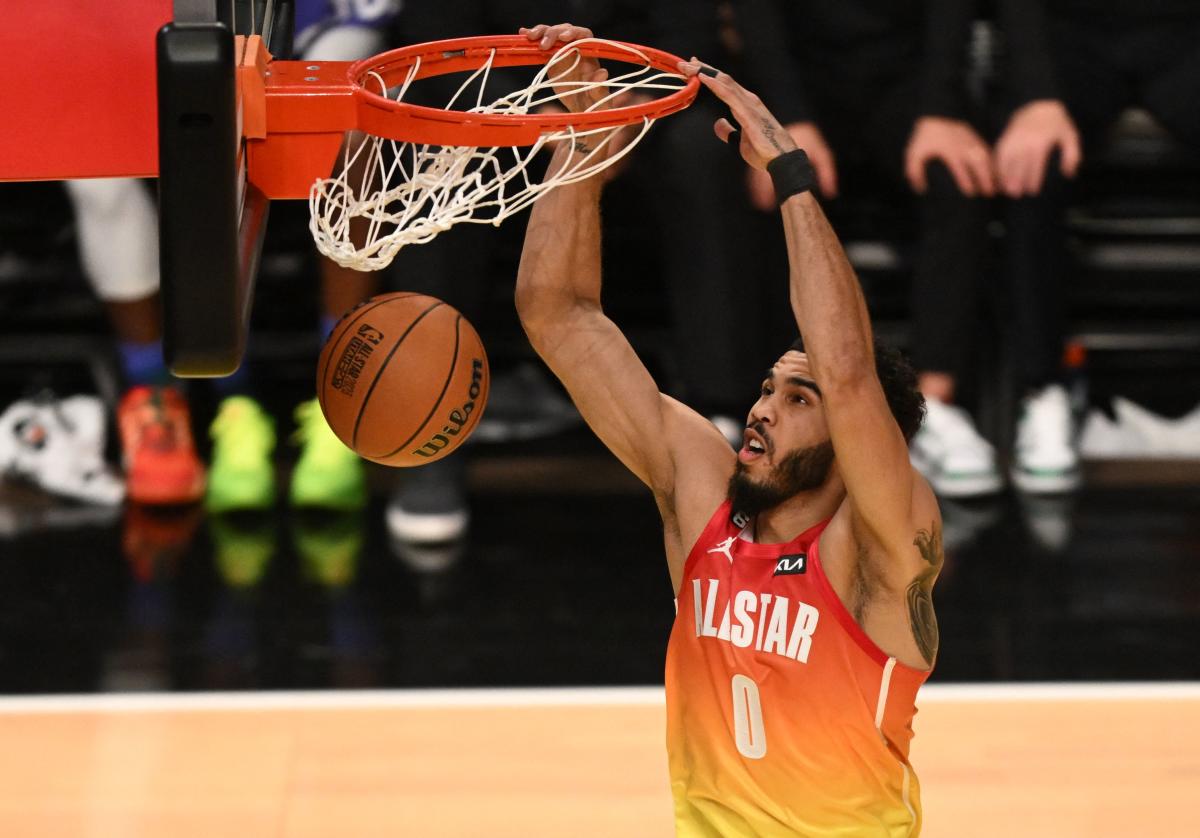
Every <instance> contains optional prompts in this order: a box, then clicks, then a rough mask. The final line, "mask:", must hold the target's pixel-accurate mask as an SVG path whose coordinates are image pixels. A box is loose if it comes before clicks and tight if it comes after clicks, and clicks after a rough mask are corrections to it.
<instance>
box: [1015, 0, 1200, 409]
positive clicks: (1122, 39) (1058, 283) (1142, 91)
mask: <svg viewBox="0 0 1200 838" xmlns="http://www.w3.org/2000/svg"><path fill="white" fill-rule="evenodd" d="M1050 46H1051V49H1052V52H1053V56H1054V62H1055V70H1056V72H1057V75H1058V82H1059V85H1060V88H1061V93H1062V97H1063V100H1064V103H1065V104H1066V106H1067V109H1068V110H1069V111H1070V113H1071V116H1072V118H1073V119H1074V120H1075V123H1076V125H1077V127H1078V129H1079V132H1080V136H1081V138H1082V141H1083V154H1084V159H1085V161H1086V160H1087V158H1088V156H1089V154H1091V153H1093V152H1095V151H1096V150H1097V148H1098V146H1099V145H1100V143H1101V142H1102V141H1103V139H1104V136H1105V133H1106V131H1107V130H1108V129H1109V128H1111V126H1112V124H1113V123H1114V122H1115V121H1116V119H1117V117H1118V116H1119V115H1120V114H1121V112H1122V111H1123V110H1124V109H1125V108H1127V107H1131V106H1134V105H1137V106H1140V107H1143V108H1145V109H1147V110H1149V111H1150V112H1151V113H1152V114H1153V115H1154V116H1155V117H1156V118H1157V119H1158V120H1159V121H1160V122H1161V123H1162V124H1163V125H1164V126H1165V127H1166V128H1167V129H1168V130H1170V131H1171V132H1172V133H1173V134H1174V135H1175V136H1176V138H1178V139H1179V140H1181V141H1183V142H1185V143H1188V144H1191V145H1193V146H1195V147H1197V148H1200V12H1198V13H1197V15H1196V16H1195V20H1192V21H1186V20H1184V21H1172V22H1170V23H1154V24H1145V23H1142V24H1137V23H1135V22H1129V21H1125V22H1123V21H1101V22H1095V21H1087V22H1082V21H1071V20H1052V21H1051V23H1050ZM1070 191H1071V190H1070V188H1069V183H1068V182H1067V180H1066V179H1065V178H1064V177H1063V176H1062V174H1061V172H1060V170H1059V168H1058V159H1057V157H1055V158H1054V159H1053V160H1052V161H1051V163H1050V165H1049V166H1048V167H1047V172H1046V182H1045V186H1044V187H1043V189H1042V191H1041V193H1040V194H1038V195H1036V196H1034V197H1031V198H1026V199H1022V200H1019V201H1009V202H1007V203H1006V205H1005V211H1004V216H1005V219H1004V220H1005V224H1006V227H1007V236H1006V258H1005V270H1004V276H1005V279H1006V281H1007V283H1008V286H1009V294H1008V295H1007V296H1008V299H1009V301H1010V303H1011V309H1010V310H1009V312H1008V320H1009V322H1010V324H1011V327H1012V334H1013V342H1014V345H1015V348H1016V352H1015V356H1016V358H1017V371H1018V376H1019V380H1018V383H1019V384H1020V385H1021V386H1022V387H1023V388H1025V389H1032V388H1035V387H1038V386H1041V385H1042V384H1045V383H1047V382H1049V381H1053V380H1054V379H1056V378H1057V377H1059V375H1060V364H1061V357H1062V341H1063V336H1064V335H1065V333H1066V323H1065V306H1064V292H1063V269H1064V263H1065V255H1064V245H1065V235H1064V230H1063V216H1064V213H1065V210H1066V207H1067V203H1068V201H1069V200H1070Z"/></svg>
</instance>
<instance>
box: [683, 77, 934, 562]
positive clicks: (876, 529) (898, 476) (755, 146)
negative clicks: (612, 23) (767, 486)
mask: <svg viewBox="0 0 1200 838" xmlns="http://www.w3.org/2000/svg"><path fill="white" fill-rule="evenodd" d="M681 68H682V69H684V71H685V72H689V73H700V78H701V82H702V83H703V84H704V85H705V86H706V87H707V88H708V89H709V90H711V91H712V92H713V93H714V94H716V95H717V96H718V97H719V98H720V99H721V100H722V101H723V102H725V104H727V105H728V106H729V108H730V110H731V112H732V114H733V117H734V119H736V120H737V121H738V123H739V124H740V126H741V131H740V132H739V133H738V134H733V131H734V129H733V126H732V125H730V124H729V122H728V121H726V120H721V121H719V122H718V123H717V125H716V126H715V130H716V132H717V135H718V137H719V138H720V139H722V140H725V141H727V142H728V141H730V140H731V137H732V139H733V141H735V142H739V143H740V150H741V153H742V156H743V157H744V158H745V159H746V161H747V162H748V163H749V164H750V165H751V166H754V167H756V168H759V169H767V170H768V171H770V172H771V174H772V178H773V180H774V181H775V185H776V191H777V192H780V190H781V189H782V194H780V195H778V197H779V199H780V202H781V203H780V207H781V210H782V213H783V221H784V232H785V235H786V238H787V248H788V262H789V267H790V289H791V300H792V309H793V311H794V313H795V316H796V321H797V324H798V325H799V328H800V333H801V334H802V335H803V336H804V345H805V352H806V354H807V355H808V360H809V364H810V367H811V369H812V372H813V376H814V378H815V380H816V382H817V384H818V385H819V386H820V388H821V394H822V400H823V403H824V406H825V413H826V418H827V421H828V423H829V430H830V438H831V440H832V442H833V446H834V451H835V452H836V456H837V463H838V469H839V473H840V475H841V477H842V480H843V482H844V483H845V486H846V493H847V496H848V497H849V500H850V503H851V508H852V510H853V513H854V521H855V529H856V530H857V531H860V532H861V531H864V530H865V532H861V534H863V535H866V536H867V537H869V538H871V539H872V540H874V541H875V542H877V543H878V544H879V545H880V546H881V547H883V549H885V550H886V551H887V552H888V553H889V554H891V555H893V556H897V557H903V561H901V562H900V563H899V565H898V566H896V570H897V571H899V573H900V575H901V576H907V575H908V571H909V570H914V571H917V572H920V571H921V570H923V569H924V568H923V563H924V562H925V559H924V558H923V557H922V555H921V554H920V552H919V550H917V549H914V538H915V536H916V533H917V531H918V530H920V529H925V530H928V529H929V528H930V525H931V521H932V520H933V518H934V517H935V516H936V515H937V512H936V504H935V502H934V500H933V496H932V493H931V492H930V491H929V489H928V487H927V486H926V485H925V483H924V481H923V480H922V479H921V478H920V477H919V476H918V475H917V474H916V472H915V471H914V470H913V469H912V466H911V465H910V463H909V458H908V447H907V444H906V442H905V439H904V435H903V433H902V432H901V430H900V428H899V426H898V425H897V424H896V420H895V419H894V417H893V415H892V413H891V410H890V408H889V407H888V403H887V399H886V397H885V395H884V392H883V387H882V385H881V384H880V381H879V377H878V375H877V374H876V370H875V357H874V341H873V339H872V334H871V324H870V319H869V316H868V313H867V307H866V303H865V301H864V299H863V295H862V289H861V288H860V287H859V283H858V278H857V277H856V276H855V273H854V269H853V268H852V267H851V265H850V263H849V261H848V260H847V259H846V255H845V253H844V251H843V250H842V247H841V244H840V243H839V242H838V240H837V236H836V235H835V234H834V232H833V229H832V228H831V227H830V226H829V222H828V221H827V220H826V218H825V215H824V213H823V212H822V211H821V207H820V205H819V204H818V203H817V200H816V199H815V198H814V197H813V195H812V193H811V191H809V190H810V188H811V186H812V184H813V174H812V170H811V167H810V166H808V163H807V161H806V160H805V158H804V155H803V152H802V151H799V150H797V148H796V145H795V143H794V142H793V141H792V139H791V137H790V136H789V135H788V133H787V132H786V131H785V130H784V129H783V127H782V126H781V125H780V124H779V122H778V121H777V120H776V119H775V117H774V116H772V115H771V113H770V112H769V111H768V110H767V108H766V107H765V106H764V105H763V103H762V101H761V100H760V99H759V98H758V97H757V96H755V95H754V94H753V93H751V92H750V91H748V90H746V89H745V88H743V87H742V86H741V85H739V84H738V83H737V82H736V81H734V80H733V79H732V78H730V77H729V76H728V75H726V74H724V73H710V72H709V71H708V69H707V68H703V69H704V71H703V72H702V65H700V64H699V63H698V62H696V61H692V62H685V63H684V64H683V65H681ZM897 581H899V580H897Z"/></svg>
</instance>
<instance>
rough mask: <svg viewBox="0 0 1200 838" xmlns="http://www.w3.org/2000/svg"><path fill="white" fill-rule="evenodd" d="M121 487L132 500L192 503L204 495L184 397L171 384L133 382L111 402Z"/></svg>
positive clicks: (158, 503)
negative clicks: (121, 464)
mask: <svg viewBox="0 0 1200 838" xmlns="http://www.w3.org/2000/svg"><path fill="white" fill-rule="evenodd" d="M117 425H118V427H119V428H120V433H121V450H122V452H123V454H124V459H125V480H126V493H127V496H128V497H129V500H131V501H133V502H134V503H146V504H155V505H170V504H185V503H194V502H196V501H198V500H200V498H202V497H203V496H204V465H203V464H202V463H201V462H200V458H199V457H198V456H196V446H195V443H194V442H193V441H192V423H191V417H190V416H189V414H188V406H187V401H186V400H185V399H184V397H183V395H182V394H181V393H180V392H179V391H178V390H176V389H175V388H174V387H145V386H140V387H133V388H131V389H130V390H129V391H128V392H127V393H126V394H125V396H124V397H123V398H122V399H121V404H120V406H119V407H118V408H117Z"/></svg>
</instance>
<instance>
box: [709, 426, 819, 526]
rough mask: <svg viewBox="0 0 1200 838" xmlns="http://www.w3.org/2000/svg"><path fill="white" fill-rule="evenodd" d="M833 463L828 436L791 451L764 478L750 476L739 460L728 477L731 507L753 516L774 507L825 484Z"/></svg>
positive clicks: (738, 511)
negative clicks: (731, 474)
mask: <svg viewBox="0 0 1200 838" xmlns="http://www.w3.org/2000/svg"><path fill="white" fill-rule="evenodd" d="M832 466H833V443H832V442H830V441H829V440H826V441H825V442H822V443H819V444H817V445H813V446H810V447H808V448H801V449H799V450H798V451H792V452H791V453H789V454H788V455H787V456H785V457H784V458H783V459H782V460H780V461H779V464H778V465H777V466H775V467H774V468H773V469H771V474H770V476H768V477H767V479H766V480H762V481H758V480H754V479H753V478H751V477H750V473H749V469H747V468H746V465H745V463H743V462H741V461H740V460H739V461H738V463H737V466H736V467H735V468H734V470H733V476H732V477H730V478H729V490H728V492H727V494H726V497H728V498H729V501H730V504H731V507H732V511H733V512H734V513H741V514H742V515H747V516H754V515H757V514H758V513H760V512H765V511H767V510H768V509H774V508H775V507H777V506H779V504H781V503H783V502H784V501H786V500H789V499H791V498H793V497H795V496H796V495H798V494H800V493H801V492H811V491H812V490H813V489H819V488H820V487H821V486H822V485H824V483H825V480H826V479H827V478H828V477H829V469H830V468H831V467H832Z"/></svg>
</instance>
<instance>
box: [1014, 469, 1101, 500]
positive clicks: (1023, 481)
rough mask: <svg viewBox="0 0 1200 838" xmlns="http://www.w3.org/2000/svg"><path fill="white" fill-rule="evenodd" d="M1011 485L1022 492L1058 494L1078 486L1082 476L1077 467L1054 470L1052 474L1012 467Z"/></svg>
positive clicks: (1070, 490)
mask: <svg viewBox="0 0 1200 838" xmlns="http://www.w3.org/2000/svg"><path fill="white" fill-rule="evenodd" d="M1012 481H1013V485H1014V486H1016V487H1017V488H1018V489H1020V490H1021V491H1022V492H1027V493H1029V494H1031V495H1060V494H1063V493H1065V492H1072V491H1074V490H1075V489H1078V488H1079V485H1080V484H1081V483H1082V482H1083V476H1082V475H1081V474H1080V473H1079V470H1078V469H1073V470H1071V471H1060V472H1054V473H1053V474H1035V473H1031V472H1028V471H1024V470H1022V469H1013V471H1012Z"/></svg>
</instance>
